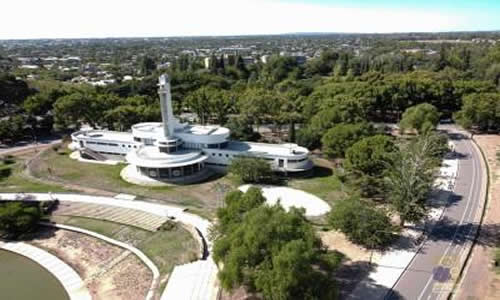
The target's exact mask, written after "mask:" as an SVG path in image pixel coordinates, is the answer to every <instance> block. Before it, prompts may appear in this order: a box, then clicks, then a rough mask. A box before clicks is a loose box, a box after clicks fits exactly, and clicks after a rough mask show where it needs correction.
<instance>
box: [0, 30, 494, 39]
mask: <svg viewBox="0 0 500 300" xmlns="http://www.w3.org/2000/svg"><path fill="white" fill-rule="evenodd" d="M443 33H500V29H496V30H448V31H393V32H355V31H353V32H342V31H331V32H328V31H325V32H323V31H313V32H307V31H304V32H300V31H299V32H288V33H262V34H259V33H252V34H221V35H170V36H105V37H36V38H0V41H32V40H106V39H162V38H227V37H257V36H283V35H329V34H332V35H333V34H338V35H396V34H443Z"/></svg>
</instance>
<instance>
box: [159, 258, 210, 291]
mask: <svg viewBox="0 0 500 300" xmlns="http://www.w3.org/2000/svg"><path fill="white" fill-rule="evenodd" d="M216 279H217V266H216V265H215V263H214V261H213V260H212V259H211V258H208V259H207V260H198V261H195V262H192V263H188V264H184V265H180V266H176V267H175V268H174V270H173V272H172V274H171V275H170V278H169V280H168V284H167V286H166V288H165V290H164V292H163V294H162V296H161V299H162V300H168V299H185V300H210V299H214V297H215V296H216V289H215V288H214V286H215V281H216Z"/></svg>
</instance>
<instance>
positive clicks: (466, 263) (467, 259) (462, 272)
mask: <svg viewBox="0 0 500 300" xmlns="http://www.w3.org/2000/svg"><path fill="white" fill-rule="evenodd" d="M471 141H472V144H473V145H474V147H475V148H476V150H478V151H479V153H481V160H482V162H483V163H484V165H485V166H486V172H485V173H486V184H483V189H484V186H486V189H485V190H484V199H483V209H482V211H481V218H480V219H479V224H478V225H479V227H478V229H477V230H476V234H475V235H474V239H473V240H472V245H471V246H470V247H469V251H468V252H467V255H466V256H465V260H464V262H463V263H462V267H461V268H460V272H459V274H458V278H457V280H456V281H455V283H454V284H453V288H452V290H451V292H450V293H449V294H448V297H447V298H446V299H448V300H452V299H453V298H454V297H455V296H456V295H457V291H458V288H459V287H460V285H461V284H462V280H463V278H464V275H465V272H466V270H467V269H468V268H469V266H470V259H471V257H472V253H473V250H474V247H475V246H476V244H477V239H478V237H479V235H480V233H481V229H482V225H483V221H484V217H485V215H486V210H487V208H488V204H489V201H488V200H489V192H490V165H489V164H488V159H487V158H486V155H485V154H484V152H483V149H482V148H481V147H479V145H478V144H477V142H476V140H475V139H474V138H473V137H471ZM483 170H484V169H483ZM483 172H484V171H483Z"/></svg>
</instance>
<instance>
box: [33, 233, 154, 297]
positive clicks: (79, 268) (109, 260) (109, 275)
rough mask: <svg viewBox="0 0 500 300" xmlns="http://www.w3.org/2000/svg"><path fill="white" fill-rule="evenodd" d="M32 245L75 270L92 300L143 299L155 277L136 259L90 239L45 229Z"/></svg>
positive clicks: (118, 249) (121, 250)
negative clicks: (54, 256)
mask: <svg viewBox="0 0 500 300" xmlns="http://www.w3.org/2000/svg"><path fill="white" fill-rule="evenodd" d="M30 243H31V244H33V245H35V246H37V247H41V248H44V249H46V250H47V251H49V252H51V253H52V254H54V255H56V256H57V257H59V258H60V259H62V260H63V261H65V262H66V263H68V264H69V265H70V266H71V267H73V269H74V270H75V271H76V272H77V273H78V274H79V275H80V276H81V278H82V279H83V280H84V282H85V283H86V285H87V288H88V289H89V291H90V293H91V294H92V297H93V299H143V298H144V297H145V295H146V294H147V291H148V289H149V286H150V284H151V280H152V274H151V273H150V272H149V270H148V269H147V267H146V266H144V265H143V264H142V263H141V261H140V260H139V259H137V257H135V255H133V254H131V253H130V252H128V251H126V250H123V249H122V248H119V247H116V246H112V245H110V244H108V243H105V242H103V241H100V240H98V239H95V238H92V237H89V236H87V235H84V234H80V233H76V232H72V231H67V230H55V229H44V230H43V231H42V232H41V234H40V235H39V236H38V237H37V238H35V239H33V240H32V241H30Z"/></svg>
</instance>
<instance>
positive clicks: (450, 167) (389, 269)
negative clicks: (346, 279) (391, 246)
mask: <svg viewBox="0 0 500 300" xmlns="http://www.w3.org/2000/svg"><path fill="white" fill-rule="evenodd" d="M457 173H458V160H457V159H456V158H453V157H450V158H445V159H444V160H443V163H442V167H441V168H440V170H439V176H438V178H437V179H436V181H435V188H434V192H433V198H431V199H429V204H430V206H431V209H430V211H429V214H428V218H427V220H426V221H424V222H421V223H419V224H407V228H405V229H404V230H403V232H402V233H401V235H402V236H403V238H402V239H400V241H398V242H397V244H402V245H401V247H395V248H396V250H389V251H386V252H384V253H375V254H374V256H373V263H374V265H375V268H374V270H373V271H372V272H370V274H369V275H368V278H366V279H364V280H363V281H361V282H360V283H359V284H358V285H357V286H356V288H355V289H354V291H353V292H352V293H351V294H350V295H349V297H348V298H349V299H383V298H384V297H385V296H386V294H387V293H388V292H389V291H390V290H391V289H392V288H393V286H394V285H395V284H396V283H397V281H398V280H399V278H400V277H401V275H402V274H403V273H404V271H405V270H406V267H407V266H408V265H409V264H410V263H411V261H412V260H413V258H414V257H415V255H416V254H417V253H418V251H419V250H420V246H421V245H423V243H418V241H419V240H420V239H421V238H422V237H423V236H422V235H423V234H424V232H425V230H432V226H433V225H434V224H435V223H436V222H437V221H438V220H439V219H441V216H442V214H443V212H444V205H443V204H444V203H446V202H447V201H448V198H449V195H450V192H452V191H453V187H454V185H455V179H456V176H457ZM426 224H427V225H426ZM429 224H430V228H429ZM426 226H428V227H427V228H426ZM408 240H412V241H417V243H416V244H413V245H408V242H407V241H408Z"/></svg>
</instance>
